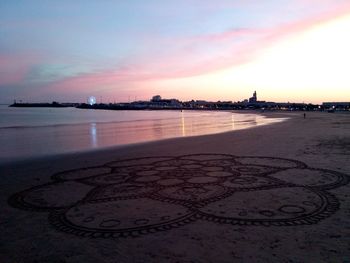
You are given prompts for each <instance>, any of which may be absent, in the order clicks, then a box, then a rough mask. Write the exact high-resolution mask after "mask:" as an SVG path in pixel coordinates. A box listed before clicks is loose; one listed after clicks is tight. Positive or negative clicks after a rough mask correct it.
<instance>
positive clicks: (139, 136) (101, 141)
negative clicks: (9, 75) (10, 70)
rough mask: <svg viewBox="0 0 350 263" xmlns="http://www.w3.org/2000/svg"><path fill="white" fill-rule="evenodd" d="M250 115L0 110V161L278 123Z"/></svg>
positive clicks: (229, 113) (5, 107)
mask: <svg viewBox="0 0 350 263" xmlns="http://www.w3.org/2000/svg"><path fill="white" fill-rule="evenodd" d="M281 120H282V119H268V118H264V117H262V116H259V115H255V114H235V113H231V112H205V111H182V112H181V111H104V110H85V109H76V108H63V109H55V108H9V107H7V106H0V145H1V151H0V162H4V161H10V160H14V159H23V158H28V157H39V156H44V155H53V154H60V153H67V152H77V151H84V150H91V149H95V148H103V147H108V146H116V145H125V144H131V143H139V142H146V141H153V140H160V139H165V138H172V137H183V136H194V135H203V134H210V133H219V132H225V131H231V130H238V129H244V128H250V127H253V126H257V125H263V124H268V123H272V122H278V121H281Z"/></svg>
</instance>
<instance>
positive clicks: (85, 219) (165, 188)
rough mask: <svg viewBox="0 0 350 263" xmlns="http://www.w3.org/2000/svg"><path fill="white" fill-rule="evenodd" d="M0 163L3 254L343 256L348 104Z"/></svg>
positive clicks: (346, 251) (348, 201) (76, 257)
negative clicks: (343, 108) (343, 109)
mask: <svg viewBox="0 0 350 263" xmlns="http://www.w3.org/2000/svg"><path fill="white" fill-rule="evenodd" d="M262 114H263V115H265V116H267V117H272V118H288V120H286V121H283V122H278V123H274V124H271V125H263V126H258V127H254V128H250V129H244V130H237V131H230V132H225V133H220V134H212V135H203V136H195V137H183V138H171V139H165V140H161V141H155V142H146V143H138V144H133V145H128V146H120V147H114V148H113V147H110V148H107V149H101V150H96V151H87V152H84V153H75V154H62V155H57V156H51V157H45V158H40V159H35V158H33V159H30V160H27V161H21V162H17V163H7V164H5V165H3V166H2V167H1V192H0V205H1V207H2V209H1V210H2V212H1V218H0V222H1V224H0V228H1V237H0V261H1V262H350V247H349V244H350V221H349V216H350V209H349V208H350V196H349V184H348V182H349V177H350V162H349V160H350V115H349V114H348V113H326V112H307V113H306V118H303V113H302V112H266V113H262Z"/></svg>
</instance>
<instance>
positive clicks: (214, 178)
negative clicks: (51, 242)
mask: <svg viewBox="0 0 350 263" xmlns="http://www.w3.org/2000/svg"><path fill="white" fill-rule="evenodd" d="M348 182H349V178H348V176H347V175H345V174H342V173H339V172H335V171H331V170H327V169H317V168H310V167H308V166H307V165H306V164H305V163H302V162H300V161H295V160H290V159H284V158H275V157H255V156H251V157H242V156H233V155H228V154H193V155H183V156H177V157H146V158H137V159H128V160H122V161H115V162H110V163H107V164H105V165H102V166H96V167H88V168H82V169H75V170H70V171H65V172H61V173H57V174H54V175H53V176H52V182H50V183H46V184H42V185H39V186H36V187H32V188H30V189H27V190H25V191H22V192H19V193H16V194H14V195H12V196H11V197H10V198H9V204H10V205H12V206H14V207H17V208H21V209H28V210H32V211H45V212H48V213H49V221H50V223H51V224H52V225H53V226H54V227H56V228H57V229H59V230H61V231H65V232H68V233H72V234H76V235H79V236H84V237H102V238H112V237H130V236H131V237H132V236H138V235H142V234H151V233H154V232H158V231H168V230H170V229H171V228H174V227H180V226H182V225H185V224H188V223H191V222H195V221H197V220H207V221H210V222H212V223H213V224H214V223H220V224H231V225H247V226H248V225H260V226H296V225H310V224H315V223H317V222H319V221H320V220H322V219H324V218H326V217H328V216H330V215H332V214H333V213H334V212H336V210H337V209H338V208H339V201H338V199H337V198H336V197H335V196H334V195H332V194H331V193H329V192H327V190H329V189H333V188H336V187H339V186H342V185H345V184H347V183H348Z"/></svg>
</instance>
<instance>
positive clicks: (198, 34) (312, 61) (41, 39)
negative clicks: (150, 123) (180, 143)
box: [0, 0, 350, 103]
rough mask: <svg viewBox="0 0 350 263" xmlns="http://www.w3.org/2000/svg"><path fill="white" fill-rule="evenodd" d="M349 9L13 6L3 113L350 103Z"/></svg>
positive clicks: (313, 5) (107, 3)
mask: <svg viewBox="0 0 350 263" xmlns="http://www.w3.org/2000/svg"><path fill="white" fill-rule="evenodd" d="M349 69H350V1H349V0H294V1H293V0H288V1H287V0H266V1H261V0H237V1H234V0H231V1H229V0H219V1H213V0H177V1H170V0H147V1H144V0H128V1H122V0H115V1H112V0H95V1H94V0H89V1H86V0H75V1H71V0H60V1H47V0H46V1H44V0H35V1H34V0H33V1H30V0H27V1H26V0H1V1H0V103H12V102H13V100H14V99H16V100H22V101H26V102H50V101H54V100H55V101H59V102H85V101H86V99H87V97H89V96H95V97H96V98H97V101H98V102H100V101H102V102H104V103H107V102H126V101H130V100H131V101H133V100H149V99H150V98H151V97H152V96H154V95H157V94H159V95H161V96H162V97H164V98H177V99H180V100H183V101H186V100H192V99H194V100H210V101H218V100H221V101H241V100H244V99H246V98H249V97H250V96H251V95H252V93H253V92H254V91H255V90H256V91H257V94H258V99H259V100H265V101H276V102H288V101H289V102H305V103H322V102H325V101H350V73H349V72H348V71H349Z"/></svg>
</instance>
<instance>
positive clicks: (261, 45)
mask: <svg viewBox="0 0 350 263" xmlns="http://www.w3.org/2000/svg"><path fill="white" fill-rule="evenodd" d="M349 11H350V4H347V5H343V6H341V8H337V9H334V10H332V11H330V12H327V13H324V14H320V15H318V16H315V17H312V18H310V19H306V20H302V21H297V22H293V23H289V24H283V25H281V26H279V27H275V28H265V29H240V30H230V31H227V32H223V33H221V34H212V35H203V36H195V37H191V38H184V39H166V40H165V41H164V44H166V43H168V44H169V45H170V44H171V43H172V42H174V43H176V42H177V44H176V46H177V47H178V49H177V50H176V51H172V52H170V54H167V53H163V54H157V53H153V54H152V55H151V56H144V57H143V58H141V59H140V60H139V62H138V63H135V64H134V65H133V66H129V67H125V68H122V69H111V70H108V71H104V72H96V73H90V74H81V75H78V76H75V77H70V78H66V79H64V80H61V81H58V82H55V83H52V84H51V85H50V86H49V88H50V90H56V91H57V92H60V91H64V92H65V93H79V92H85V93H86V92H87V91H94V90H101V89H102V90H103V89H106V90H108V89H113V88H114V89H118V92H119V89H122V87H124V86H127V85H128V83H139V82H145V81H150V80H152V81H156V80H159V79H167V78H183V77H191V76H196V75H201V74H207V73H210V72H213V71H217V70H221V69H225V68H228V67H232V66H235V65H240V64H242V63H245V62H248V61H250V60H252V59H254V57H255V56H256V55H257V54H258V53H259V52H263V50H264V49H266V48H267V47H269V46H270V45H271V44H273V43H275V42H276V41H278V40H280V39H283V38H285V37H288V36H291V35H293V34H298V33H300V32H303V31H305V30H308V29H310V28H312V27H315V26H317V25H320V24H322V23H325V22H328V21H331V20H333V19H336V18H338V17H341V16H343V15H346V14H348V13H349ZM242 38H243V41H241V42H240V41H236V40H240V39H242ZM217 47H220V48H217Z"/></svg>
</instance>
